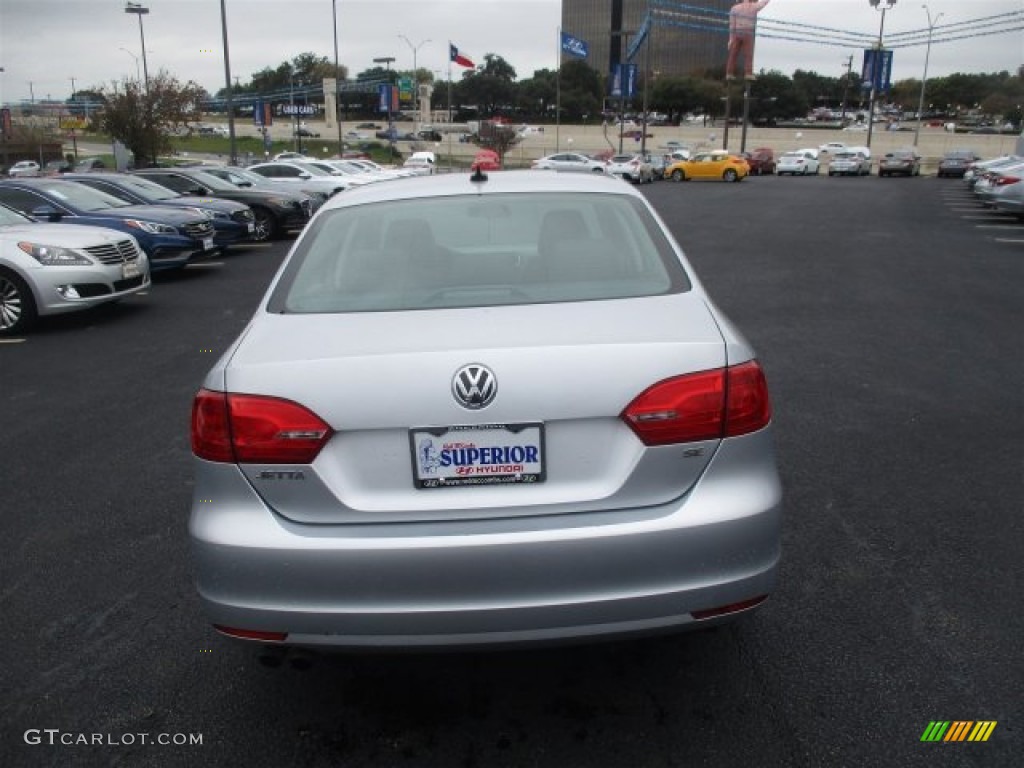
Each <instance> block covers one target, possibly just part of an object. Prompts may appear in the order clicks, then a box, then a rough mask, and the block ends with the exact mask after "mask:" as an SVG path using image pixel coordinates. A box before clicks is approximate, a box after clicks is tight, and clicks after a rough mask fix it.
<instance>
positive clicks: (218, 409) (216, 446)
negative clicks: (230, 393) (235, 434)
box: [192, 389, 235, 462]
mask: <svg viewBox="0 0 1024 768" xmlns="http://www.w3.org/2000/svg"><path fill="white" fill-rule="evenodd" d="M192 453H194V454H195V455H196V456H198V457H199V458H200V459H206V460H207V461H230V462H233V461H234V460H235V452H234V449H233V448H232V447H231V428H230V427H229V426H228V400H227V395H225V394H224V393H223V392H211V391H210V390H208V389H201V390H199V394H197V395H196V398H195V400H193V401H192Z"/></svg>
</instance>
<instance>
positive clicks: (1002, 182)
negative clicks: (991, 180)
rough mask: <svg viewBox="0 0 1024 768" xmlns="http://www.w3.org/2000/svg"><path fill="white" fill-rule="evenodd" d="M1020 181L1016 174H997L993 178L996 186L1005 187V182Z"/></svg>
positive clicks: (1014, 182)
mask: <svg viewBox="0 0 1024 768" xmlns="http://www.w3.org/2000/svg"><path fill="white" fill-rule="evenodd" d="M1018 181H1020V179H1019V178H1017V177H1016V176H997V177H996V179H995V185H996V186H997V187H1005V186H1006V185H1007V184H1016V183H1017V182H1018Z"/></svg>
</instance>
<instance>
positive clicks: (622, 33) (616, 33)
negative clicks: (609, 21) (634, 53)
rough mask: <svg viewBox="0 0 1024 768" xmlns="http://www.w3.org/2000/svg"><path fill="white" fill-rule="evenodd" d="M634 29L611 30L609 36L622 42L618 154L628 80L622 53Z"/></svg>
mask: <svg viewBox="0 0 1024 768" xmlns="http://www.w3.org/2000/svg"><path fill="white" fill-rule="evenodd" d="M635 34H636V30H635V29H615V30H612V33H611V36H612V37H617V38H620V39H621V40H622V42H621V43H620V44H619V154H620V155H621V154H622V140H623V138H624V135H625V130H626V84H627V81H628V78H627V77H626V75H627V74H628V71H627V69H624V67H628V66H629V63H628V62H626V61H624V59H625V56H624V55H623V54H624V52H627V51H629V38H630V36H631V35H635Z"/></svg>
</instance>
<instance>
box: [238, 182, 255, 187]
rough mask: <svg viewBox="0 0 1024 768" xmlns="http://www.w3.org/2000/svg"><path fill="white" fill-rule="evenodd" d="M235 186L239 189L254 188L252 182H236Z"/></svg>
mask: <svg viewBox="0 0 1024 768" xmlns="http://www.w3.org/2000/svg"><path fill="white" fill-rule="evenodd" d="M235 186H238V187H251V186H252V182H251V181H236V182H235Z"/></svg>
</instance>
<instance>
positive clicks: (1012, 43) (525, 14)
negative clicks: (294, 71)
mask: <svg viewBox="0 0 1024 768" xmlns="http://www.w3.org/2000/svg"><path fill="white" fill-rule="evenodd" d="M686 1H687V2H688V3H689V4H691V5H693V6H700V5H702V3H701V0H686ZM884 2H885V0H883V3H884ZM144 4H145V5H146V6H147V7H149V9H150V13H149V15H147V16H145V17H144V18H143V24H144V30H145V35H146V49H147V53H146V56H147V62H148V65H149V70H150V73H151V74H153V73H154V72H156V71H157V70H158V69H161V68H164V69H167V70H169V71H171V72H172V73H174V74H175V75H176V76H178V77H179V78H180V79H192V80H195V81H196V82H198V83H199V84H200V85H202V86H204V87H205V88H207V89H208V90H209V91H211V92H215V91H216V90H217V89H219V88H221V87H222V86H223V85H224V64H223V44H222V38H221V19H220V2H219V1H218V0H144ZM226 5H227V16H228V30H229V45H230V50H231V73H232V76H233V77H234V76H237V77H239V78H241V80H242V82H246V81H248V79H249V78H250V76H251V75H252V73H254V72H256V71H259V70H261V69H263V68H264V67H266V66H276V65H278V64H279V63H280V62H282V61H284V60H286V59H291V58H292V57H293V56H295V55H296V54H299V53H302V52H305V51H313V52H314V53H317V54H319V55H324V56H327V57H328V59H331V60H333V58H334V38H333V34H332V31H331V29H332V14H331V0H226ZM927 5H928V8H929V10H930V12H931V15H932V19H935V17H936V16H937V14H939V13H942V14H943V16H942V18H941V19H940V20H939V22H938V25H937V27H936V31H935V39H936V40H938V39H939V38H940V32H942V27H944V26H946V25H949V24H956V23H962V22H967V21H970V20H973V19H979V18H982V17H988V16H994V15H997V14H1005V13H1011V12H1014V11H1017V12H1020V11H1021V10H1024V0H927ZM337 11H338V45H339V60H340V61H341V63H342V64H344V65H346V66H348V67H349V71H350V73H352V74H355V73H357V72H360V71H362V70H364V69H368V68H370V67H372V66H374V65H373V63H372V59H373V58H374V57H380V56H394V57H395V59H396V61H395V64H394V65H393V66H395V67H397V68H399V69H412V65H413V47H416V48H417V52H416V63H417V65H418V66H420V67H424V68H427V69H432V70H435V71H436V72H437V73H438V75H439V76H440V77H441V78H443V77H444V76H445V74H444V73H445V72H446V70H447V41H448V40H451V41H452V42H454V43H455V44H456V45H457V46H458V47H459V48H460V49H461V50H463V51H464V52H465V53H467V54H468V55H469V56H470V57H473V58H474V59H475V60H476V61H477V63H479V61H480V60H482V58H483V55H484V54H485V53H496V54H498V55H500V56H502V57H503V58H504V59H505V60H507V61H508V62H509V63H510V64H511V65H512V66H513V67H514V68H515V69H516V72H517V73H518V75H519V77H520V78H524V77H529V76H531V75H532V73H533V72H534V71H535V70H537V69H543V68H554V67H555V66H556V49H555V40H556V34H557V29H558V27H559V25H560V23H561V3H560V2H559V1H558V0H437V1H434V0H415V1H409V0H337ZM761 18H762V19H764V20H773V21H776V22H779V23H782V24H791V23H795V24H803V25H809V28H813V27H820V28H826V29H833V30H835V29H839V30H843V31H847V32H850V33H860V34H863V35H877V34H878V28H879V22H880V14H879V13H878V12H877V11H874V10H872V8H871V7H870V5H869V3H868V0H773V1H772V2H771V4H770V5H769V6H768V7H767V8H765V9H764V11H762V14H761ZM1016 18H1017V19H1018V21H1017V23H1016V26H1017V27H1018V28H1019V27H1021V26H1024V19H1021V17H1020V16H1018V17H1016ZM927 26H928V17H927V14H926V12H925V10H924V9H923V8H922V2H921V0H903V2H899V3H897V5H896V7H895V8H894V9H893V10H892V11H890V12H889V13H888V14H887V15H886V23H885V32H886V36H887V37H888V35H889V34H894V35H898V34H899V33H907V32H912V31H915V30H922V29H926V28H927ZM762 29H767V25H762ZM793 29H795V28H793ZM996 29H998V27H996ZM566 31H567V32H571V31H572V30H566ZM985 31H991V30H985ZM808 34H811V35H822V34H826V32H823V31H821V32H813V31H812V32H810V33H807V32H804V34H803V35H799V36H802V37H806V36H807V35H808ZM401 36H404V37H405V38H407V40H408V42H406V40H403V39H402V37H401ZM922 40H923V39H922ZM424 41H429V42H424ZM724 45H725V39H724V37H723V46H724ZM852 52H854V49H853V48H845V47H840V46H834V45H824V44H821V43H813V42H806V41H796V40H783V39H778V38H769V37H763V38H762V39H760V40H759V41H758V52H757V60H756V62H755V66H756V67H757V68H759V69H760V68H765V69H778V70H780V71H782V72H784V73H786V74H791V73H792V71H793V70H794V69H797V68H800V69H805V70H813V71H816V72H818V73H820V74H823V75H829V76H833V77H835V76H839V75H841V74H842V72H843V69H844V61H845V59H846V57H847V56H848V55H849V54H850V53H852ZM140 54H141V47H140V42H139V26H138V20H137V17H136V16H132V15H128V14H126V13H125V12H124V2H123V1H122V0H0V67H2V68H3V69H4V71H3V72H2V73H0V101H4V102H8V101H13V102H16V101H18V100H21V99H28V98H30V97H31V95H32V94H34V96H35V98H36V99H42V98H46V97H47V96H50V97H52V98H55V99H65V98H67V97H68V96H69V95H70V93H71V78H72V77H74V78H75V82H76V85H77V87H79V88H85V87H90V86H94V85H99V84H104V83H106V84H109V83H110V82H111V81H112V80H119V79H122V78H124V77H130V76H134V75H135V71H136V60H137V59H138V57H139V56H140ZM924 57H925V46H924V45H923V43H922V44H920V45H916V46H913V47H908V48H902V49H898V50H897V51H896V54H895V60H894V72H893V77H894V79H896V80H899V79H904V78H920V77H921V74H922V72H923V68H924ZM859 58H860V56H859V54H855V57H854V68H855V69H857V68H859ZM1022 64H1024V31H1021V30H1020V29H1017V30H1016V31H1012V32H1004V33H1002V34H994V35H987V36H981V37H973V38H970V39H967V40H961V41H956V42H942V43H936V44H935V45H933V47H932V53H931V62H930V65H929V75H930V76H931V75H948V74H951V73H953V72H998V71H1001V70H1010V71H1016V69H1017V68H1018V67H1019V66H1021V65H1022ZM29 83H31V84H32V85H31V87H30V85H29Z"/></svg>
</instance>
